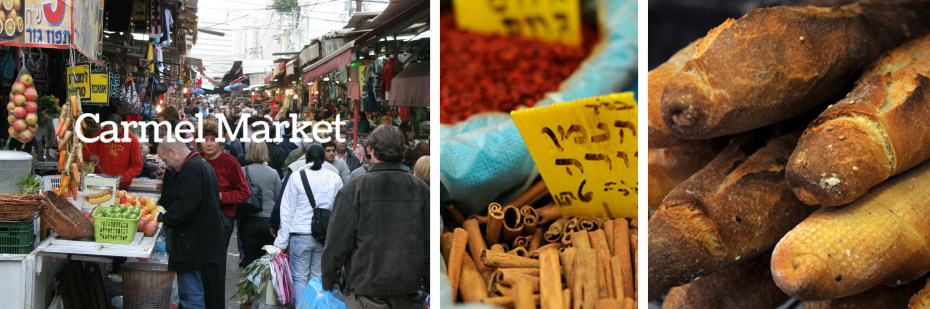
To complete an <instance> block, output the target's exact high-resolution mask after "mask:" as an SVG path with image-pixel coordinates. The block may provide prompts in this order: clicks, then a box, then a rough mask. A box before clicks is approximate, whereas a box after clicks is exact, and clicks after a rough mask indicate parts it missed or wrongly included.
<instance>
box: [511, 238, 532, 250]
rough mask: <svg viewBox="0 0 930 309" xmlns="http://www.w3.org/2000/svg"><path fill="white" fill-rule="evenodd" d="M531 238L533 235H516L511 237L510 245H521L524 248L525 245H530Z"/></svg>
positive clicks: (513, 246) (514, 246)
mask: <svg viewBox="0 0 930 309" xmlns="http://www.w3.org/2000/svg"><path fill="white" fill-rule="evenodd" d="M532 238H533V235H527V236H517V238H514V239H513V245H512V246H511V248H516V247H523V248H524V249H526V247H528V246H529V245H530V241H531V240H532Z"/></svg>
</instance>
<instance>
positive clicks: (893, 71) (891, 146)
mask: <svg viewBox="0 0 930 309" xmlns="http://www.w3.org/2000/svg"><path fill="white" fill-rule="evenodd" d="M928 77H930V36H924V37H922V38H920V39H917V40H914V41H911V42H908V43H906V44H904V45H902V46H901V47H898V48H896V49H894V50H893V51H891V52H889V53H887V54H885V55H883V56H882V57H881V58H879V60H878V61H876V62H875V63H874V64H873V65H872V67H871V68H870V69H869V70H867V71H866V73H864V74H863V75H862V77H861V78H860V80H859V82H858V83H857V84H856V88H855V89H854V90H853V91H852V92H850V93H849V95H847V96H846V98H845V99H843V100H841V101H840V102H839V103H837V104H834V105H832V106H830V107H829V108H827V110H826V111H824V112H823V113H822V114H821V115H820V117H818V118H817V120H815V121H814V122H813V123H812V124H811V125H810V126H809V127H808V128H807V130H805V131H804V134H803V135H802V136H801V139H800V141H798V147H797V149H795V151H794V153H793V154H792V155H791V159H790V160H789V163H788V173H787V179H788V182H789V183H790V184H791V187H792V189H793V190H794V193H795V194H796V195H797V196H798V198H800V199H801V201H803V202H804V203H806V204H810V205H825V206H836V205H843V204H846V203H849V202H852V201H854V200H855V199H856V198H858V197H860V196H862V195H863V194H865V193H866V192H867V191H868V190H869V188H872V187H873V186H875V185H877V184H879V183H881V182H883V181H885V180H886V179H888V178H889V177H891V176H894V175H896V174H900V173H902V172H904V171H906V170H908V169H910V168H912V167H914V166H916V165H917V164H920V163H921V162H923V161H925V160H927V159H928V158H930V78H928Z"/></svg>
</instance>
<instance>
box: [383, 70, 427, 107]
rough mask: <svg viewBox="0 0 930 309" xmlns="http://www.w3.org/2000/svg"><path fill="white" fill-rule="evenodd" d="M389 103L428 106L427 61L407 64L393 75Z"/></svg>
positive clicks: (393, 104)
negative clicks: (398, 72)
mask: <svg viewBox="0 0 930 309" xmlns="http://www.w3.org/2000/svg"><path fill="white" fill-rule="evenodd" d="M391 105H392V106H410V107H421V106H422V107H429V61H427V62H417V63H411V64H408V65H407V67H406V68H404V70H403V71H400V74H397V75H396V76H394V79H393V80H392V81H391Z"/></svg>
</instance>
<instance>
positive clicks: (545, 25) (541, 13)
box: [452, 0, 581, 46]
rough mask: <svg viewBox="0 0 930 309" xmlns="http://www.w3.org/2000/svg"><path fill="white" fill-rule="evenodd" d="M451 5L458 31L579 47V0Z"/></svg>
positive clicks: (457, 0) (457, 1)
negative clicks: (464, 30)
mask: <svg viewBox="0 0 930 309" xmlns="http://www.w3.org/2000/svg"><path fill="white" fill-rule="evenodd" d="M452 4H453V10H454V11H455V18H456V22H457V23H458V26H459V27H460V28H462V29H468V30H472V31H476V32H483V33H499V34H507V35H522V36H524V37H528V38H538V39H541V40H544V41H549V42H559V43H562V44H565V45H570V46H580V45H581V4H580V3H579V0H479V1H475V0H471V1H466V0H453V1H452Z"/></svg>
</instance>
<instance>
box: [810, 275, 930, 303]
mask: <svg viewBox="0 0 930 309" xmlns="http://www.w3.org/2000/svg"><path fill="white" fill-rule="evenodd" d="M923 284H924V281H923V280H915V281H914V282H911V283H908V284H905V285H901V286H895V287H891V286H887V285H879V286H877V287H874V288H872V289H870V290H868V291H865V292H862V293H859V294H856V295H852V296H846V297H842V298H836V299H827V300H814V301H805V302H802V303H801V309H860V308H863V309H864V308H906V307H907V302H908V300H909V299H911V296H912V295H914V293H917V291H919V290H920V288H922V287H923Z"/></svg>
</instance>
